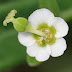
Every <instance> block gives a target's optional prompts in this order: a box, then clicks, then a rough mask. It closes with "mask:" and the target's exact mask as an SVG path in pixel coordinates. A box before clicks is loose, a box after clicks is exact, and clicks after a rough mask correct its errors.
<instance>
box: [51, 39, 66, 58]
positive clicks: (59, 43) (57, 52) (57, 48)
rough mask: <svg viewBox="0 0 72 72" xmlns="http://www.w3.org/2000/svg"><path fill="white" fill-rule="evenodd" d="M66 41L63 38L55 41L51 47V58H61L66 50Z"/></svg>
mask: <svg viewBox="0 0 72 72" xmlns="http://www.w3.org/2000/svg"><path fill="white" fill-rule="evenodd" d="M66 47H67V45H66V41H65V39H64V38H59V39H56V42H55V43H54V44H53V45H51V51H52V52H51V56H53V57H58V56H61V55H62V54H63V53H64V51H65V50H66Z"/></svg>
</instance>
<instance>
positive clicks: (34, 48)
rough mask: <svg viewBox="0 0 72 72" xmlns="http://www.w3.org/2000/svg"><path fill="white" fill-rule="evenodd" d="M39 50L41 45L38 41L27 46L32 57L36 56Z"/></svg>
mask: <svg viewBox="0 0 72 72" xmlns="http://www.w3.org/2000/svg"><path fill="white" fill-rule="evenodd" d="M38 51H39V47H38V45H37V43H34V44H33V45H31V46H29V47H27V54H28V55H29V56H31V57H35V56H36V55H37V53H38Z"/></svg>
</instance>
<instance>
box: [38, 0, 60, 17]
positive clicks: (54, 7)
mask: <svg viewBox="0 0 72 72" xmlns="http://www.w3.org/2000/svg"><path fill="white" fill-rule="evenodd" d="M39 4H40V5H39V6H40V8H47V9H49V10H50V11H52V12H53V13H54V15H55V16H59V7H58V4H57V2H56V0H39Z"/></svg>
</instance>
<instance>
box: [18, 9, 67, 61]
mask: <svg viewBox="0 0 72 72" xmlns="http://www.w3.org/2000/svg"><path fill="white" fill-rule="evenodd" d="M28 22H29V24H30V25H32V27H33V28H35V29H37V30H39V31H41V32H43V33H45V34H46V35H45V36H39V35H36V34H33V33H28V32H19V33H18V39H19V42H20V43H21V44H22V45H24V46H26V47H27V54H28V55H29V56H31V57H35V58H36V60H37V61H40V62H42V61H45V60H47V59H49V57H50V56H52V57H58V56H61V55H62V54H63V53H64V51H65V50H66V48H67V45H66V41H65V39H64V38H62V37H64V36H66V35H67V33H68V25H67V23H66V22H65V21H64V20H63V19H62V18H60V17H54V14H53V13H52V12H51V11H49V10H48V9H45V8H42V9H38V10H36V11H34V12H33V13H32V14H31V15H30V16H29V18H28Z"/></svg>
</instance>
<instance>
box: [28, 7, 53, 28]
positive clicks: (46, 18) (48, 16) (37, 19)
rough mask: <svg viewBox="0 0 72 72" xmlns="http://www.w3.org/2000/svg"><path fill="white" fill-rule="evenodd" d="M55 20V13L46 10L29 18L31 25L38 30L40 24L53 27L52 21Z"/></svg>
mask: <svg viewBox="0 0 72 72" xmlns="http://www.w3.org/2000/svg"><path fill="white" fill-rule="evenodd" d="M53 18H54V15H53V13H52V12H51V11H50V10H48V9H45V8H42V9H38V10H36V11H34V12H33V13H32V14H31V15H30V16H29V18H28V21H29V24H31V25H32V26H33V27H35V28H36V29H37V28H38V26H39V24H42V23H46V24H48V25H49V26H51V21H52V19H53Z"/></svg>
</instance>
